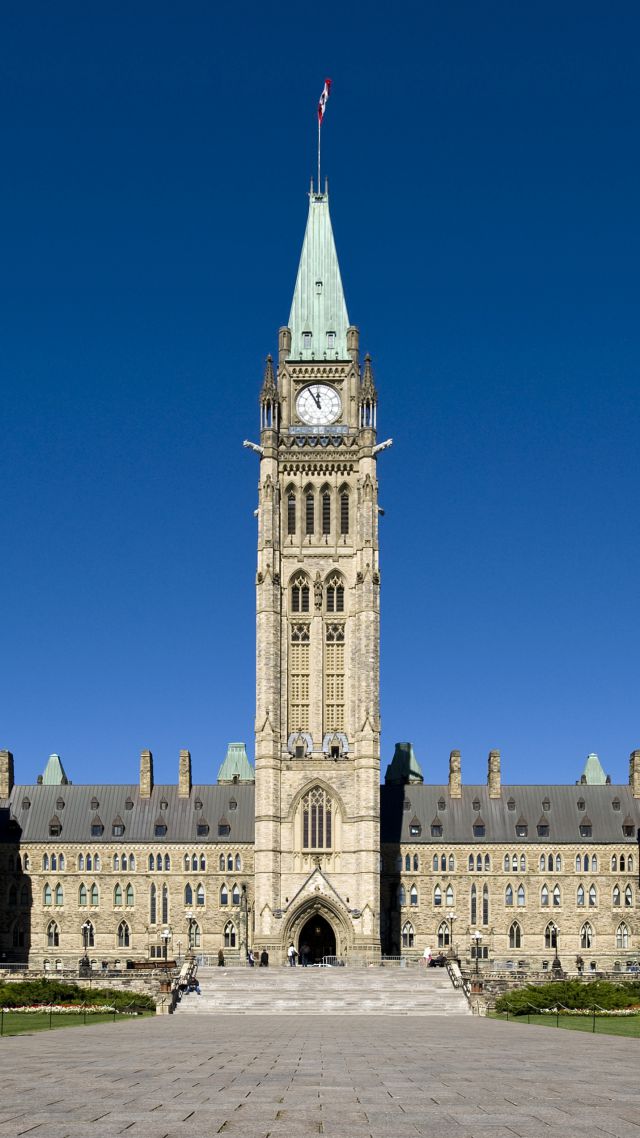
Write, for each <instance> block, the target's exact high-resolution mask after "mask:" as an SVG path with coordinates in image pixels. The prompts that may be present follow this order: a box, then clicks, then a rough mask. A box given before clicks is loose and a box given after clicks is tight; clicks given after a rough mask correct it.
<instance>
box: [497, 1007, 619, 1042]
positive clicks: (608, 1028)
mask: <svg viewBox="0 0 640 1138" xmlns="http://www.w3.org/2000/svg"><path fill="white" fill-rule="evenodd" d="M491 1019H502V1020H505V1021H506V1019H507V1016H506V1014H505V1013H500V1014H498V1013H497V1012H492V1013H491ZM509 1023H525V1024H526V1023H535V1024H540V1025H542V1027H556V1026H557V1027H564V1028H567V1029H568V1030H569V1031H589V1032H593V1018H592V1017H591V1016H566V1015H565V1016H563V1015H560V1016H558V1020H557V1023H556V1017H555V1016H554V1015H548V1016H543V1015H536V1013H535V1012H531V1015H530V1016H529V1017H528V1018H527V1016H526V1015H523V1016H514V1015H510V1016H509ZM595 1026H596V1032H595V1033H596V1035H625V1036H628V1037H629V1036H630V1037H632V1038H635V1039H640V1015H633V1016H596V1024H595Z"/></svg>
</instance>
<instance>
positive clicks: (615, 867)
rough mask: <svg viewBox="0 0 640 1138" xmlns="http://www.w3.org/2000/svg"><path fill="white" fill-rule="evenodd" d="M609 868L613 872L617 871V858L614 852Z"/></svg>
mask: <svg viewBox="0 0 640 1138" xmlns="http://www.w3.org/2000/svg"><path fill="white" fill-rule="evenodd" d="M611 869H612V870H613V872H614V873H617V871H618V859H617V857H616V855H615V854H614V855H613V857H612V858H611Z"/></svg>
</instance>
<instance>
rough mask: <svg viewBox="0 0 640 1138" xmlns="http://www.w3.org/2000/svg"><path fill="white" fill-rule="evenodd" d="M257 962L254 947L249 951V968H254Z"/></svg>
mask: <svg viewBox="0 0 640 1138" xmlns="http://www.w3.org/2000/svg"><path fill="white" fill-rule="evenodd" d="M255 962H256V960H255V956H254V955H253V949H252V948H250V949H249V951H248V953H247V964H248V965H249V968H253V966H254V965H255Z"/></svg>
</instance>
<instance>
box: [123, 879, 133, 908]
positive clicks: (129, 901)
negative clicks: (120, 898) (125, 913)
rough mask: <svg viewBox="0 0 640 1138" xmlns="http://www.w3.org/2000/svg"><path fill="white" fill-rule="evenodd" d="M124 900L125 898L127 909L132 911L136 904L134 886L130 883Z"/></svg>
mask: <svg viewBox="0 0 640 1138" xmlns="http://www.w3.org/2000/svg"><path fill="white" fill-rule="evenodd" d="M124 898H125V904H126V906H127V908H128V909H130V908H131V907H132V905H133V902H134V893H133V885H131V883H129V885H127V888H126V890H125V895H124Z"/></svg>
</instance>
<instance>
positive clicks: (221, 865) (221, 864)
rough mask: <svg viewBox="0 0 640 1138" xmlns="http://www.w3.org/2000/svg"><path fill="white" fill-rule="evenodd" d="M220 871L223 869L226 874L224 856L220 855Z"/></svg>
mask: <svg viewBox="0 0 640 1138" xmlns="http://www.w3.org/2000/svg"><path fill="white" fill-rule="evenodd" d="M218 869H221V870H222V872H223V873H224V854H220V857H219V858H218Z"/></svg>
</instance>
